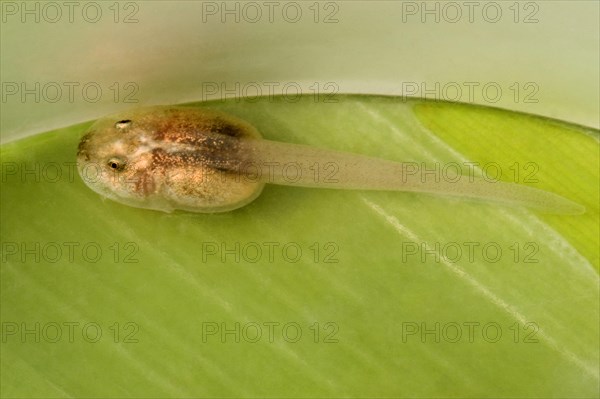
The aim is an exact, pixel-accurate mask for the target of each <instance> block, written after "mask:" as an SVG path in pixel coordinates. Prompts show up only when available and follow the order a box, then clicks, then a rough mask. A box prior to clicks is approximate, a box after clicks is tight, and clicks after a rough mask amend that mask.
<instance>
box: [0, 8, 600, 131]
mask: <svg viewBox="0 0 600 399" xmlns="http://www.w3.org/2000/svg"><path fill="white" fill-rule="evenodd" d="M50 3H51V4H50V5H47V4H49V3H44V2H40V3H39V4H38V7H39V9H36V8H35V7H36V6H35V4H33V3H32V4H29V5H28V6H29V7H30V10H32V11H31V13H30V14H28V13H26V12H25V10H23V9H22V7H23V3H22V2H11V1H4V2H2V3H0V4H1V6H2V30H1V49H2V50H1V51H2V54H1V74H2V76H1V79H2V102H1V106H2V109H1V126H0V131H1V136H2V140H3V142H6V141H11V140H15V139H18V138H20V137H24V136H27V135H31V134H35V133H39V132H43V131H47V130H50V129H53V128H57V127H61V126H66V125H69V124H73V123H76V122H82V121H85V120H90V119H93V118H96V117H99V116H102V115H104V114H106V113H110V112H112V111H115V110H119V109H124V108H128V107H131V106H135V105H136V104H135V103H126V102H125V100H126V98H127V95H128V94H131V97H130V99H134V100H137V101H138V102H137V104H139V105H149V104H165V103H180V102H189V101H199V100H203V99H211V98H212V99H215V98H222V95H221V94H219V93H215V90H214V89H215V88H218V87H220V86H221V85H222V84H224V85H225V88H227V89H229V90H231V92H230V93H229V94H228V97H231V96H238V95H244V94H247V95H253V94H255V92H256V91H255V89H256V88H257V87H258V88H259V89H260V90H261V91H262V94H268V88H269V84H271V85H274V86H273V87H274V88H273V93H275V94H281V93H282V88H283V87H284V85H286V84H287V85H288V87H291V89H293V90H297V88H298V87H300V88H301V90H302V92H303V93H305V94H306V93H309V94H310V93H313V92H314V91H315V90H317V91H319V92H321V93H330V92H332V91H333V90H334V89H335V90H337V92H338V93H369V94H393V95H401V94H403V92H404V93H405V94H406V88H407V87H408V86H411V85H414V84H416V85H417V87H418V86H420V85H421V84H422V83H425V84H426V85H427V87H428V88H430V89H434V92H433V94H429V95H428V96H429V97H435V96H437V97H438V98H442V99H443V98H447V97H450V96H454V93H456V92H455V91H448V92H446V93H445V94H444V93H443V92H442V88H443V86H444V85H447V84H449V83H450V86H447V88H448V89H451V88H452V87H451V86H454V87H456V86H460V87H462V89H463V94H462V97H461V98H460V100H462V101H464V102H469V100H470V98H469V95H468V94H469V93H468V87H467V86H466V85H465V82H466V84H477V85H479V86H478V87H476V88H475V89H474V92H473V93H474V97H473V98H472V100H473V101H471V102H475V103H479V104H483V105H492V106H498V107H502V108H507V109H513V110H519V111H524V112H530V113H534V114H539V115H545V116H549V117H553V118H559V119H563V120H567V121H570V122H574V123H579V124H583V125H587V126H592V127H596V128H597V127H598V126H599V124H600V122H599V104H600V102H599V86H600V85H599V68H600V66H599V65H600V61H599V50H598V49H599V48H600V39H599V17H598V16H599V3H598V2H597V1H537V2H519V3H518V4H517V7H515V2H514V1H498V2H496V3H494V4H492V5H491V6H490V5H489V3H490V2H474V3H475V4H476V5H475V6H474V7H475V8H474V12H473V14H472V19H473V20H472V22H469V15H468V14H469V13H468V12H469V9H468V7H467V6H465V5H464V4H465V2H454V3H452V5H450V6H449V5H447V3H443V2H431V1H430V2H427V7H430V8H431V9H433V10H435V7H438V10H439V12H438V16H439V22H436V21H435V18H436V15H435V14H423V12H422V11H423V9H422V4H423V2H421V1H419V2H393V1H340V2H320V3H318V4H316V6H315V2H313V1H300V2H296V3H294V4H293V5H292V6H287V7H288V8H287V11H288V14H286V15H284V13H283V8H284V7H286V3H285V2H273V4H274V5H273V7H274V8H273V11H274V12H273V15H272V17H270V16H269V9H268V6H265V2H262V1H259V2H253V3H252V5H250V6H248V5H247V3H239V2H227V4H228V7H231V9H232V10H234V13H233V14H228V15H225V16H223V15H222V13H221V11H222V9H221V7H222V4H223V3H222V2H221V1H219V2H200V1H136V2H121V3H119V4H118V5H119V7H115V2H113V1H107V2H103V1H98V2H95V3H94V2H93V4H92V5H91V6H88V5H86V4H87V3H86V2H76V3H77V5H76V6H75V7H74V9H73V13H72V16H70V15H69V9H68V8H67V7H66V6H64V5H62V4H63V2H50ZM497 6H499V8H500V10H501V12H502V15H501V17H500V18H499V21H498V22H495V23H492V22H490V21H488V20H486V18H487V19H489V20H493V19H494V18H495V10H496V9H497V8H498V7H497ZM236 7H237V10H238V11H235V10H236ZM289 7H291V8H289ZM484 7H487V8H486V10H487V12H488V13H487V14H485V15H484V13H483V8H484ZM84 8H85V10H86V14H85V17H84V12H83V10H84ZM297 8H299V9H300V10H301V12H302V15H301V17H299V20H298V22H295V23H292V22H290V21H291V20H293V19H294V12H293V11H295V10H296V9H297ZM97 9H99V10H100V11H101V16H100V17H99V18H98V21H97V22H88V21H86V18H87V19H88V20H90V21H91V20H94V19H96V17H95V11H96V10H97ZM117 9H118V11H119V12H118V15H117V14H116V10H117ZM257 9H260V11H261V13H262V16H261V17H258V18H256V15H257V14H256V10H257ZM516 9H519V14H518V15H516V12H515V11H516ZM58 10H60V11H58ZM316 10H318V11H319V13H318V15H316V13H315V11H316ZM457 10H459V11H460V12H461V16H462V17H460V18H459V21H458V22H456V23H453V22H452V20H453V19H455V18H456V15H457V14H456V11H457ZM57 12H60V13H61V14H60V15H58V14H57ZM236 13H237V16H238V17H239V22H237V21H236V20H235V19H236ZM332 13H333V15H331V17H330V18H329V22H331V23H325V20H326V17H327V16H328V15H330V14H332ZM286 16H287V18H286ZM126 17H129V19H130V20H132V21H133V22H131V23H124V20H125V19H126ZM222 17H224V18H225V19H226V20H225V22H222V20H221V18H222ZM422 17H425V18H426V21H425V22H422ZM527 17H529V18H527ZM36 18H39V22H38V21H36ZM515 18H516V19H517V21H518V22H515ZM23 19H24V20H25V22H23ZM70 19H72V22H71V21H70ZM115 19H116V20H117V21H118V22H116V23H115ZM315 19H316V20H317V22H315ZM526 19H529V20H530V22H531V23H525V20H526ZM54 20H55V22H52V21H54ZM136 20H137V22H135V21H136ZM253 20H256V22H253ZM336 20H337V22H335V21H336ZM535 20H537V22H535ZM36 82H38V83H39V89H36V88H35V87H36V86H35V84H36ZM65 82H66V83H65ZM130 82H132V83H130ZM251 82H255V83H251ZM265 82H266V83H265ZM268 82H274V83H268ZM328 82H331V84H330V85H329V86H325V85H326V84H327V83H328ZM411 82H414V83H411ZM436 82H439V85H440V86H439V89H438V90H435V84H436ZM452 82H455V83H452ZM468 82H473V83H468ZM515 82H516V83H517V86H514V83H515ZM23 83H25V84H26V85H27V86H26V87H28V88H30V89H33V93H35V92H36V91H37V95H39V98H36V94H28V95H26V96H25V98H24V99H23V98H22V96H21V95H22V93H21V89H22V84H23ZM115 83H116V85H115ZM490 83H491V84H492V85H493V86H495V87H500V88H501V89H502V95H500V96H499V98H498V101H497V102H493V103H492V102H491V101H486V100H485V99H484V98H483V97H482V89H481V88H482V87H483V85H485V84H490ZM528 83H532V85H531V84H530V85H529V86H525V85H526V84H528ZM128 84H129V85H128ZM236 84H237V86H236ZM68 85H71V86H72V87H73V96H72V98H69V97H70V96H69V86H68ZM86 85H87V86H86ZM84 86H86V87H88V89H89V93H88V95H89V96H88V98H87V100H86V97H85V96H84V94H83V93H82V88H83V87H84ZM57 87H59V88H61V91H62V92H61V93H58V92H57V91H56V88H57ZM98 87H99V88H100V90H101V95H100V96H99V99H98V101H90V99H93V98H94V97H95V92H94V90H95V88H98ZM516 87H519V89H520V92H519V94H518V95H516V92H515V90H516ZM117 88H118V89H119V91H118V93H117ZM534 89H535V90H537V92H536V93H535V94H533V96H532V97H531V99H534V100H537V102H525V100H526V98H527V97H526V95H527V94H532V92H533V90H534ZM15 90H17V92H16V93H14V94H13V92H14V91H15ZM134 90H135V92H134ZM253 90H254V91H253ZM293 92H294V91H292V92H291V93H292V94H293ZM490 93H492V94H491V95H492V96H495V94H494V92H493V91H490ZM414 94H415V95H417V96H423V95H424V94H425V93H423V92H422V91H421V89H419V90H418V91H417V92H416V93H414ZM115 96H116V98H115ZM515 96H517V97H516V98H515ZM52 101H54V102H52Z"/></svg>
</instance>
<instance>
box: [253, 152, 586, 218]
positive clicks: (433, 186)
mask: <svg viewBox="0 0 600 399" xmlns="http://www.w3.org/2000/svg"><path fill="white" fill-rule="evenodd" d="M241 149H242V150H243V152H244V153H245V154H246V155H248V156H249V159H252V162H251V163H250V164H249V165H248V166H247V167H248V168H249V169H248V172H249V173H250V174H252V173H254V174H255V175H259V176H260V178H261V179H262V180H264V181H265V182H266V183H272V184H280V185H288V186H298V187H320V188H332V189H350V190H383V191H409V192H422V193H429V194H436V195H447V196H454V197H463V198H467V199H474V200H485V201H492V202H497V203H501V204H506V205H514V206H526V207H529V208H533V209H536V210H539V211H542V212H547V213H555V214H564V215H578V214H582V213H585V207H583V206H582V205H580V204H578V203H576V202H573V201H571V200H569V199H567V198H564V197H562V196H560V195H558V194H554V193H552V192H548V191H544V190H540V189H536V188H532V187H528V186H524V185H520V184H516V183H506V182H499V181H488V180H485V179H483V178H479V177H474V176H464V175H463V176H461V175H456V176H454V177H451V178H447V177H444V178H441V177H440V176H439V175H436V174H435V173H431V172H429V173H421V172H417V173H415V166H414V164H413V163H402V162H393V161H387V160H383V159H378V158H371V157H367V156H363V155H358V154H352V153H345V152H340V151H333V150H327V149H320V148H314V147H311V146H307V145H301V144H291V143H281V142H276V141H270V140H244V141H243V144H242V147H241Z"/></svg>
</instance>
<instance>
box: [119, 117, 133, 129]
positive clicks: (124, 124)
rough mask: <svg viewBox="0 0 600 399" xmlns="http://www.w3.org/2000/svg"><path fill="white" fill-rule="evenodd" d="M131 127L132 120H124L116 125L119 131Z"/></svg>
mask: <svg viewBox="0 0 600 399" xmlns="http://www.w3.org/2000/svg"><path fill="white" fill-rule="evenodd" d="M129 125H131V119H122V120H120V121H118V122H117V123H115V127H116V128H117V129H125V128H126V127H128V126H129Z"/></svg>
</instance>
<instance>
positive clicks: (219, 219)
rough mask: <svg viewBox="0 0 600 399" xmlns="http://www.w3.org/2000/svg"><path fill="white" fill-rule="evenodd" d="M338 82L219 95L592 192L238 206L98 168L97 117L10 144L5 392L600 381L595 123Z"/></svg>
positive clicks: (418, 390)
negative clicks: (272, 93)
mask: <svg viewBox="0 0 600 399" xmlns="http://www.w3.org/2000/svg"><path fill="white" fill-rule="evenodd" d="M333 99H334V100H335V101H334V102H332V103H322V102H314V101H313V100H314V99H313V98H312V97H309V96H307V97H303V98H302V99H301V100H300V101H298V102H289V101H287V102H286V101H284V99H283V98H262V99H259V100H257V101H241V102H239V101H238V102H236V101H230V102H216V103H207V104H204V106H210V107H213V108H216V109H220V110H223V111H226V112H230V113H232V114H234V115H236V116H239V117H242V118H244V119H246V120H248V121H249V122H251V123H252V124H254V125H255V126H256V127H257V128H258V129H259V130H260V131H261V132H262V133H263V135H264V136H265V137H266V138H269V139H274V140H279V141H288V142H296V143H304V144H310V145H314V146H319V147H325V148H332V149H337V150H344V151H351V152H357V153H362V154H366V155H371V156H376V157H380V158H387V159H391V160H397V161H414V162H421V161H423V162H427V163H428V164H434V165H439V167H440V169H439V171H438V172H437V173H443V172H442V171H443V168H444V167H445V166H447V165H449V163H451V162H454V163H458V164H460V165H462V166H463V170H468V168H467V167H465V164H464V163H463V162H477V163H478V164H479V166H480V167H481V168H480V169H482V170H484V171H486V172H488V173H491V174H492V175H493V174H494V167H495V168H497V169H499V170H501V171H502V172H503V173H502V176H501V179H502V180H507V181H514V180H517V181H518V182H519V183H521V184H528V185H531V186H533V187H538V188H543V189H547V190H550V191H553V192H556V193H558V194H560V195H563V196H565V197H568V198H570V199H572V200H575V201H577V202H579V203H581V204H584V205H585V206H586V208H587V212H586V214H585V215H582V216H558V215H546V214H538V213H535V212H532V211H529V210H526V209H520V208H507V207H502V206H499V205H495V204H486V203H474V202H469V201H463V200H457V199H448V198H442V197H435V196H428V195H422V194H410V193H397V192H396V193H392V192H360V191H335V190H325V189H302V188H293V187H280V186H267V188H266V189H265V190H264V192H263V194H262V195H261V196H260V197H259V198H258V199H257V200H256V201H254V202H253V203H251V204H250V205H248V206H246V207H244V208H242V209H239V210H236V211H233V212H229V213H224V214H214V215H206V214H191V213H174V214H165V213H160V212H154V211H148V210H143V209H135V208H130V207H127V206H123V205H120V204H117V203H114V202H111V201H108V200H104V199H103V198H101V197H100V196H98V195H97V194H95V193H94V192H92V191H91V190H89V189H88V188H87V187H86V186H85V185H84V184H83V182H82V181H81V180H80V179H79V177H78V176H77V175H76V172H75V168H74V166H73V165H74V162H75V152H76V148H77V144H78V140H79V137H80V136H81V134H82V133H83V132H84V131H85V129H86V128H87V127H88V126H89V125H90V123H85V124H80V125H76V126H71V127H68V128H64V129H59V130H56V131H52V132H48V133H45V134H40V135H37V136H34V137H30V138H27V139H23V140H20V141H16V142H12V143H9V144H5V145H3V146H2V148H1V155H2V191H1V193H2V199H1V210H2V228H1V240H2V267H1V270H0V271H1V288H2V291H1V301H2V313H1V321H2V358H1V377H0V378H1V380H0V382H1V387H2V392H1V393H2V396H3V397H69V396H73V397H345V396H350V397H550V396H552V397H597V396H598V395H599V393H600V392H599V391H598V365H599V358H598V353H599V352H598V349H599V345H598V335H599V328H598V325H599V319H598V314H599V305H598V302H599V301H598V299H599V298H598V273H597V272H598V267H599V260H598V248H599V246H600V245H599V243H598V236H599V234H598V203H599V198H598V188H599V180H600V179H599V176H598V169H599V168H598V162H599V159H598V131H596V130H592V129H587V128H584V127H581V126H575V125H569V124H567V123H563V122H558V121H555V120H548V119H544V118H539V117H535V116H531V115H525V114H518V113H513V112H509V111H503V110H499V109H491V108H485V107H478V106H471V105H462V104H454V103H438V102H422V101H414V100H411V101H405V100H403V99H400V98H390V97H375V96H373V97H369V96H339V97H335V98H333ZM480 169H477V170H476V172H477V173H479V172H480ZM517 172H518V173H517ZM532 173H533V175H532ZM527 177H529V178H532V179H534V180H536V179H537V182H533V181H531V179H529V180H527V181H526V180H525V178H527ZM100 331H101V334H102V335H101V336H98V333H99V332H100ZM59 332H60V334H61V335H60V336H58V333H59ZM213 332H214V334H213ZM258 332H260V333H261V335H257V334H258ZM299 332H301V336H299V337H298V336H297V335H298V333H299ZM296 339H297V342H292V341H295V340H296ZM95 340H97V342H91V341H95ZM37 341H39V342H37ZM54 341H56V342H54ZM236 341H239V342H236ZM254 341H256V342H254Z"/></svg>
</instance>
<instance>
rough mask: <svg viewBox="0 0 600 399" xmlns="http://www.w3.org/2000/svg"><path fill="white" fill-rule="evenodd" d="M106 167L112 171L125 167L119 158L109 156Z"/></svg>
mask: <svg viewBox="0 0 600 399" xmlns="http://www.w3.org/2000/svg"><path fill="white" fill-rule="evenodd" d="M107 163H108V167H109V168H111V169H112V170H114V171H120V170H123V168H125V161H124V160H122V159H120V158H111V159H109V160H108V162H107Z"/></svg>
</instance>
